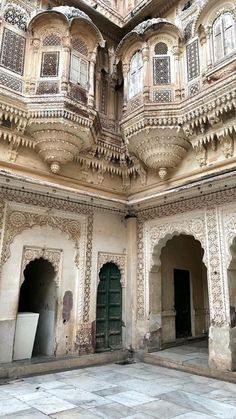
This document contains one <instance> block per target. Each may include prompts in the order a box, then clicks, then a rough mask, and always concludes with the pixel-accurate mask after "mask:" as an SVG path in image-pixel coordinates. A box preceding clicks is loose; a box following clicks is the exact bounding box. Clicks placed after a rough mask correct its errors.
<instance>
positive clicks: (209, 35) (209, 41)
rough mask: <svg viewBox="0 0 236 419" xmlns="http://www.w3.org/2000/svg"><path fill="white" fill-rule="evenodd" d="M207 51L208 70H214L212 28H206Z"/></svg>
mask: <svg viewBox="0 0 236 419" xmlns="http://www.w3.org/2000/svg"><path fill="white" fill-rule="evenodd" d="M206 51H207V70H210V69H211V68H212V56H213V49H212V27H211V26H208V27H207V28H206Z"/></svg>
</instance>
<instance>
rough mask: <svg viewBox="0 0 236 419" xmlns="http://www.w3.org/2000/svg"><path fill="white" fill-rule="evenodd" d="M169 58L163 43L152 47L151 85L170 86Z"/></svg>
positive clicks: (166, 47)
mask: <svg viewBox="0 0 236 419" xmlns="http://www.w3.org/2000/svg"><path fill="white" fill-rule="evenodd" d="M170 82H171V72H170V56H169V55H168V46H167V45H166V44H165V43H164V42H158V43H157V44H156V45H155V47H154V57H153V84H154V85H156V86H157V85H162V84H170Z"/></svg>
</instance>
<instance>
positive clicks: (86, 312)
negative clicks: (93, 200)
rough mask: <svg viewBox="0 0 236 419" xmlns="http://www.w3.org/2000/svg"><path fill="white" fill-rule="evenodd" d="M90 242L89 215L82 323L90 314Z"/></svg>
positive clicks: (91, 224) (89, 218) (91, 223)
mask: <svg viewBox="0 0 236 419" xmlns="http://www.w3.org/2000/svg"><path fill="white" fill-rule="evenodd" d="M92 242H93V216H92V215H89V216H88V226H87V248H86V266H85V280H84V310H83V321H84V323H87V322H89V314H90V298H91V266H92ZM90 333H91V332H90Z"/></svg>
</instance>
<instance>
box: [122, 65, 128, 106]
mask: <svg viewBox="0 0 236 419" xmlns="http://www.w3.org/2000/svg"><path fill="white" fill-rule="evenodd" d="M128 71H129V65H128V64H123V77H124V99H123V112H126V110H127V100H128Z"/></svg>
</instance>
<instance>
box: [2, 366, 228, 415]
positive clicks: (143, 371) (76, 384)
mask: <svg viewBox="0 0 236 419" xmlns="http://www.w3.org/2000/svg"><path fill="white" fill-rule="evenodd" d="M0 418H9V419H10V418H14V419H30V418H32V419H43V418H55V419H65V418H68V419H73V418H83V419H95V418H109V419H118V418H130V419H131V418H133V419H135V418H136V419H144V418H159V419H170V418H178V419H210V418H222V419H233V418H235V419H236V384H230V383H227V382H223V381H218V380H214V379H210V378H205V377H200V376H197V375H192V374H188V373H185V372H181V371H176V370H171V369H167V368H163V367H158V366H153V365H148V364H144V363H141V362H140V363H139V362H137V363H135V364H132V365H118V364H108V365H104V366H97V367H90V368H83V369H77V370H72V371H66V372H60V373H56V374H55V373H54V374H47V375H38V376H34V377H29V378H24V379H19V380H14V381H8V382H4V383H2V384H1V385H0Z"/></svg>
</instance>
